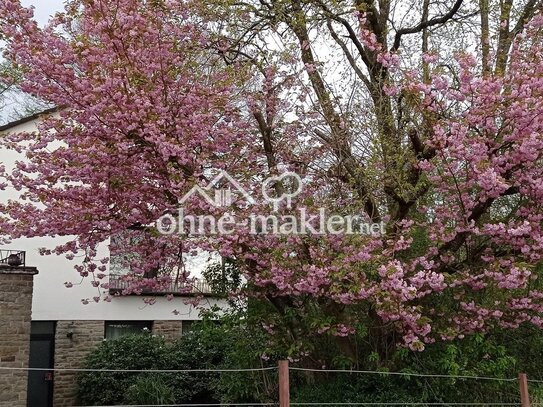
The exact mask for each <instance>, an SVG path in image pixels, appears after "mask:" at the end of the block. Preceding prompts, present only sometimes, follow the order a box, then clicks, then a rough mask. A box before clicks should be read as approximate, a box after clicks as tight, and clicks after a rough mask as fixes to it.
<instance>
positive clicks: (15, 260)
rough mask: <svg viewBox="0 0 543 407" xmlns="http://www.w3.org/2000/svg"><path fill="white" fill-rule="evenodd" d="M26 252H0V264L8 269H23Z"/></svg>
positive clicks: (3, 250)
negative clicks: (8, 267) (20, 267)
mask: <svg viewBox="0 0 543 407" xmlns="http://www.w3.org/2000/svg"><path fill="white" fill-rule="evenodd" d="M25 263H26V252H24V251H22V250H5V249H2V250H0V264H2V265H7V266H10V267H19V266H22V267H25Z"/></svg>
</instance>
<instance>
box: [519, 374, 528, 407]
mask: <svg viewBox="0 0 543 407" xmlns="http://www.w3.org/2000/svg"><path fill="white" fill-rule="evenodd" d="M518 382H519V386H520V403H521V406H522V407H530V395H529V393H528V378H527V377H526V373H519V375H518Z"/></svg>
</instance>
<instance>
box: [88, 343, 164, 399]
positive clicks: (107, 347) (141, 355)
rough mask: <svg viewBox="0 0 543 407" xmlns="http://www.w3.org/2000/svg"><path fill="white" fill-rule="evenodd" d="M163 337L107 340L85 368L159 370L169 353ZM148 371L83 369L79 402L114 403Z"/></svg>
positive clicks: (93, 354)
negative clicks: (90, 370)
mask: <svg viewBox="0 0 543 407" xmlns="http://www.w3.org/2000/svg"><path fill="white" fill-rule="evenodd" d="M168 351H169V349H168V347H167V346H166V344H165V343H164V340H163V339H161V338H159V337H155V336H153V335H149V334H147V335H129V336H124V337H122V338H119V339H115V340H111V341H104V342H103V343H102V344H101V345H100V346H98V347H97V348H96V349H95V350H94V351H92V352H91V353H90V354H89V355H88V356H87V358H86V360H85V363H84V364H83V366H82V367H83V368H85V369H110V370H111V369H115V370H140V369H159V368H161V367H162V363H161V362H162V361H163V360H164V359H165V358H166V356H167V354H168ZM144 377H145V373H130V372H119V373H117V372H83V373H81V374H80V375H79V376H78V388H79V401H80V402H81V403H82V404H84V405H115V404H123V403H124V402H125V400H126V392H127V389H128V388H129V387H130V386H131V385H132V384H134V383H135V382H136V381H137V380H138V379H140V378H144Z"/></svg>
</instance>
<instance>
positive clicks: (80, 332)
mask: <svg viewBox="0 0 543 407" xmlns="http://www.w3.org/2000/svg"><path fill="white" fill-rule="evenodd" d="M103 340H104V321H58V322H57V331H56V334H55V368H56V369H60V368H69V369H77V368H79V367H81V364H82V362H83V360H84V359H85V357H86V356H87V355H88V354H89V352H90V351H92V350H93V349H94V348H95V347H96V346H98V345H99V344H100V343H101V342H102V341H103ZM53 405H54V406H55V407H63V406H75V405H77V382H76V373H72V372H55V387H54V395H53Z"/></svg>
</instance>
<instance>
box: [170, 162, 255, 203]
mask: <svg viewBox="0 0 543 407" xmlns="http://www.w3.org/2000/svg"><path fill="white" fill-rule="evenodd" d="M195 195H200V196H201V197H202V198H204V200H205V201H206V202H207V203H208V204H210V205H211V206H214V207H216V208H225V207H229V206H231V205H232V203H233V202H234V199H233V198H234V197H235V196H240V197H241V198H243V199H244V200H245V201H246V202H247V203H249V204H251V205H254V204H255V200H254V198H253V197H252V196H251V195H250V194H249V193H248V192H247V191H246V190H245V189H244V188H243V187H242V186H241V185H240V184H239V182H237V181H236V180H235V179H234V178H232V177H231V176H230V175H229V174H228V173H227V172H226V171H224V170H222V171H220V172H219V173H218V174H217V175H216V176H215V178H213V179H212V180H211V181H210V182H209V184H207V186H205V187H201V186H200V185H194V186H193V187H192V188H191V189H190V190H189V191H188V192H187V193H186V194H185V195H183V197H182V198H181V200H180V201H179V203H180V204H183V203H185V202H186V201H187V200H188V199H190V198H191V197H192V196H195Z"/></svg>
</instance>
